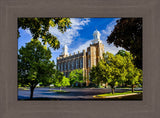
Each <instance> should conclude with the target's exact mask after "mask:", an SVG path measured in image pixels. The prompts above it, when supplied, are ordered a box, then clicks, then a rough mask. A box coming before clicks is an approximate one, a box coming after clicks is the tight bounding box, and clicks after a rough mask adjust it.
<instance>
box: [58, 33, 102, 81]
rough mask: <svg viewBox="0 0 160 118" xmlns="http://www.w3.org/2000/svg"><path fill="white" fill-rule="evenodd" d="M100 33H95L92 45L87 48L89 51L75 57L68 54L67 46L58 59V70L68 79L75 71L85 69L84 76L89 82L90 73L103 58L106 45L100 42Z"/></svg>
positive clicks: (79, 53)
mask: <svg viewBox="0 0 160 118" xmlns="http://www.w3.org/2000/svg"><path fill="white" fill-rule="evenodd" d="M100 35H101V34H100V32H99V31H97V30H96V31H94V33H93V37H94V40H92V43H91V44H90V46H89V47H88V48H87V51H85V50H83V52H79V51H78V53H77V54H76V53H74V54H73V55H71V54H70V55H69V54H68V47H67V46H66V45H65V46H64V48H63V52H62V54H61V55H60V56H59V57H58V58H57V68H58V70H59V71H61V72H63V73H64V75H65V76H66V77H68V76H69V73H70V72H71V71H72V70H75V69H83V76H84V77H85V78H88V79H87V81H86V82H87V83H88V82H89V78H90V77H89V71H90V69H91V68H92V67H93V65H97V63H98V61H99V60H100V59H102V58H103V53H104V45H103V44H102V41H101V40H100Z"/></svg>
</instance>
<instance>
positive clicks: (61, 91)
mask: <svg viewBox="0 0 160 118" xmlns="http://www.w3.org/2000/svg"><path fill="white" fill-rule="evenodd" d="M49 91H52V92H58V93H68V91H64V90H49Z"/></svg>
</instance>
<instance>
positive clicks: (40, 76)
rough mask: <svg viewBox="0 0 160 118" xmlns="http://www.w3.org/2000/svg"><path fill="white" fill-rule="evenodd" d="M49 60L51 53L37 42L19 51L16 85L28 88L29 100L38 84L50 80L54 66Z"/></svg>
mask: <svg viewBox="0 0 160 118" xmlns="http://www.w3.org/2000/svg"><path fill="white" fill-rule="evenodd" d="M50 58H51V51H50V50H49V48H46V47H44V46H43V45H41V42H40V41H38V40H37V41H36V40H32V41H31V42H29V43H27V44H26V46H25V47H21V48H20V49H19V52H18V83H19V84H21V85H23V86H25V85H28V86H29V87H30V91H31V94H30V99H32V98H33V91H34V89H35V87H36V85H37V84H38V83H40V82H43V83H48V82H49V81H50V79H52V74H53V72H54V69H53V68H54V66H55V64H54V62H53V61H50Z"/></svg>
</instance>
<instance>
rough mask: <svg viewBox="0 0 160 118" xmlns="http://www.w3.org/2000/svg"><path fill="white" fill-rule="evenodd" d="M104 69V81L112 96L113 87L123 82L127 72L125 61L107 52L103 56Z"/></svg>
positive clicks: (119, 56) (121, 57)
mask: <svg viewBox="0 0 160 118" xmlns="http://www.w3.org/2000/svg"><path fill="white" fill-rule="evenodd" d="M104 61H105V63H104V64H105V67H106V72H105V73H106V81H107V82H108V85H110V86H111V89H112V94H114V90H115V86H117V85H118V84H120V83H123V82H124V81H125V79H126V78H125V76H126V74H127V71H126V69H125V66H126V63H125V62H126V60H125V58H124V57H123V56H121V55H113V54H111V53H109V52H107V53H105V54H104Z"/></svg>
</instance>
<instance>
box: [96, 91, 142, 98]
mask: <svg viewBox="0 0 160 118" xmlns="http://www.w3.org/2000/svg"><path fill="white" fill-rule="evenodd" d="M142 92H143V91H134V93H142ZM127 94H132V91H127V92H123V93H114V94H112V93H106V94H100V95H97V97H105V96H106V97H108V96H116V95H127Z"/></svg>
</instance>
